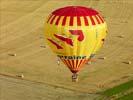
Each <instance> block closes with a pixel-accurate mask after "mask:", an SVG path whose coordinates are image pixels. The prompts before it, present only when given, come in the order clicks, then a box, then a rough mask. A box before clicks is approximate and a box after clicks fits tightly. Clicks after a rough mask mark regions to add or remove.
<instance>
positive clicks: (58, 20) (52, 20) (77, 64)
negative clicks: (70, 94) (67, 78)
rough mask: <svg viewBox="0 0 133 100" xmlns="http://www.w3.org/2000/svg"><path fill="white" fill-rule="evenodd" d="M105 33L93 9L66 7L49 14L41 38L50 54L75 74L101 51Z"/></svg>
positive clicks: (75, 77) (74, 78) (75, 75)
mask: <svg viewBox="0 0 133 100" xmlns="http://www.w3.org/2000/svg"><path fill="white" fill-rule="evenodd" d="M106 33H107V26H106V22H105V21H104V19H103V17H102V16H101V15H100V14H99V13H98V12H97V11H96V10H94V9H92V8H87V7H81V6H67V7H64V8H60V9H57V10H55V11H53V12H52V13H51V14H50V15H49V17H48V19H47V21H46V24H45V38H46V41H47V43H48V45H49V46H50V48H51V49H52V51H53V52H54V53H56V54H57V56H58V57H59V58H60V59H61V60H62V61H63V63H64V64H65V65H66V66H67V67H68V68H69V69H70V71H71V72H72V73H73V76H72V79H73V80H76V79H77V73H78V72H79V71H80V69H81V68H82V67H83V65H84V64H85V63H86V62H87V61H88V60H89V59H91V58H92V57H93V56H94V55H95V54H96V53H97V51H98V50H99V49H100V48H101V46H102V45H103V43H104V41H105V36H106Z"/></svg>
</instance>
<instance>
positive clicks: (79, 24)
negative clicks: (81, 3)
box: [77, 16, 81, 26]
mask: <svg viewBox="0 0 133 100" xmlns="http://www.w3.org/2000/svg"><path fill="white" fill-rule="evenodd" d="M77 24H78V26H81V20H80V17H79V16H77Z"/></svg>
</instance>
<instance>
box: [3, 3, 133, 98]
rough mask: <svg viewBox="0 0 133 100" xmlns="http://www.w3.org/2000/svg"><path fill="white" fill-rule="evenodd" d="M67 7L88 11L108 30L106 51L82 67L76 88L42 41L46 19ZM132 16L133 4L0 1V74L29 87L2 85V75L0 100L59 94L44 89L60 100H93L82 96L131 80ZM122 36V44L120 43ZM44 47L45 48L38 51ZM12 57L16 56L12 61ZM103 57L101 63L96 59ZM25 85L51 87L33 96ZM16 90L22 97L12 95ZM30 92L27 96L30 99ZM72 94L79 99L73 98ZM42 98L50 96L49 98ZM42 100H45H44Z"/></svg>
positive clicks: (94, 93)
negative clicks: (96, 14)
mask: <svg viewBox="0 0 133 100" xmlns="http://www.w3.org/2000/svg"><path fill="white" fill-rule="evenodd" d="M67 5H83V6H87V7H92V8H94V9H96V10H98V11H100V12H101V14H102V15H103V16H104V17H105V20H106V22H107V24H108V35H107V40H106V42H105V45H104V47H103V48H102V49H101V50H100V52H99V53H98V54H97V55H96V57H95V60H96V62H93V63H92V64H91V65H85V67H84V68H83V69H82V70H81V72H80V73H79V82H77V83H73V82H71V73H70V71H69V70H68V68H67V67H66V66H65V65H64V64H63V63H61V65H60V66H58V65H57V59H56V57H55V54H53V53H52V51H51V50H50V49H49V47H48V46H47V44H46V43H45V41H44V38H43V37H44V22H45V18H46V16H47V15H48V14H49V13H50V12H51V11H53V10H54V9H56V8H59V7H63V6H67ZM132 11H133V1H132V0H58V1H57V0H0V74H4V75H5V74H6V75H8V76H12V77H14V78H15V77H16V75H19V74H24V80H23V81H24V84H28V86H30V87H29V88H28V87H27V86H23V85H21V82H22V81H21V80H19V79H17V80H15V79H10V78H9V80H8V78H7V77H6V78H7V79H6V81H2V80H4V78H5V77H4V78H3V77H2V76H1V75H0V78H1V77H2V79H0V80H1V81H2V86H1V85H0V89H1V90H0V94H2V96H1V95H0V96H1V97H0V99H2V100H26V98H25V97H24V96H21V93H22V94H24V95H26V97H27V98H28V97H29V99H30V100H54V98H55V96H56V95H57V94H58V95H59V94H60V91H59V92H57V94H56V91H54V90H50V89H48V88H52V87H57V88H60V89H61V91H62V92H61V95H62V96H61V100H62V98H63V100H70V98H71V100H78V99H77V98H80V99H79V100H81V98H82V99H83V100H89V99H88V98H89V97H90V100H94V99H93V98H91V95H89V96H88V95H87V96H86V93H87V94H92V96H93V97H95V95H96V96H97V94H96V93H99V92H101V91H104V90H105V89H108V88H112V87H114V86H118V85H119V84H121V83H125V82H127V81H129V80H133V64H127V63H125V62H127V61H131V62H133V53H132V51H133V36H132V33H133V28H132V26H133V17H132V16H133V13H132ZM121 35H123V36H124V38H120V36H121ZM43 45H45V46H46V48H42V47H41V46H43ZM14 53H15V54H16V56H10V54H14ZM104 56H105V57H106V59H105V60H101V59H98V58H99V57H104ZM28 81H34V82H35V83H34V84H37V87H38V86H39V85H40V86H42V85H41V84H44V85H46V84H47V85H48V86H49V87H48V88H47V89H46V90H45V86H44V87H43V89H41V91H40V92H39V91H38V89H40V88H41V87H39V88H35V89H34V94H32V92H33V91H32V88H34V86H33V85H31V84H32V83H30V82H28ZM19 83H20V84H19ZM4 84H6V85H9V88H8V87H6V86H5V85H4ZM3 85H4V86H3ZM125 85H126V83H125ZM18 87H20V88H19V91H21V93H18V94H16V93H17V91H18ZM123 88H124V89H127V88H125V87H123V86H122V89H123ZM11 89H13V90H11ZM53 89H54V88H53ZM26 90H27V91H26ZM120 90H121V88H120V89H118V90H115V91H117V92H119V91H120ZM8 91H10V92H8ZM65 91H66V92H65ZM70 91H71V92H70ZM107 91H110V90H107ZM29 92H30V93H31V94H29V95H28V93H29ZM49 92H50V93H49ZM67 93H68V96H66V94H67ZM71 93H72V95H71ZM75 93H79V94H78V95H80V96H78V95H76V96H73V95H74V94H75ZM112 93H114V92H112ZM6 94H7V95H6ZM44 94H49V96H50V98H49V97H47V96H46V95H44ZM84 94H85V95H84ZM128 95H130V94H128ZM128 95H125V97H123V98H127V97H128ZM8 96H9V97H8ZM43 96H44V97H45V96H46V98H44V99H43ZM69 96H70V98H68V99H67V97H69ZM18 98H19V99H18ZM29 99H28V100H29Z"/></svg>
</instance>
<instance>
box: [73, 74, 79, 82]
mask: <svg viewBox="0 0 133 100" xmlns="http://www.w3.org/2000/svg"><path fill="white" fill-rule="evenodd" d="M72 82H78V74H76V73H73V75H72Z"/></svg>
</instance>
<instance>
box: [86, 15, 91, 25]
mask: <svg viewBox="0 0 133 100" xmlns="http://www.w3.org/2000/svg"><path fill="white" fill-rule="evenodd" d="M86 18H87V20H88V23H89V26H92V23H91V20H90V17H89V16H87V17H86Z"/></svg>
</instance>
